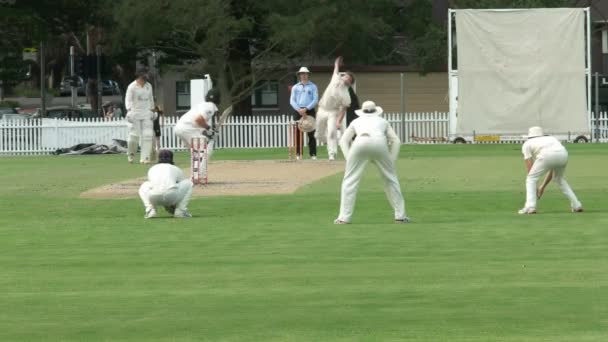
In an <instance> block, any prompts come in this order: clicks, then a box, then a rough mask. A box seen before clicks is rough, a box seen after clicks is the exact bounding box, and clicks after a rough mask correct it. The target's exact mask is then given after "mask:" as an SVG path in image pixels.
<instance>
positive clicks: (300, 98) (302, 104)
mask: <svg viewBox="0 0 608 342" xmlns="http://www.w3.org/2000/svg"><path fill="white" fill-rule="evenodd" d="M296 75H298V80H299V82H298V83H296V84H295V85H294V86H293V87H292V88H291V97H290V98H289V104H290V105H291V107H292V108H293V110H295V113H294V114H293V120H294V121H298V120H300V118H302V117H305V116H307V115H310V116H312V117H315V115H316V112H315V106H316V105H317V103H318V102H319V91H318V90H317V85H316V84H314V83H313V82H312V81H310V80H309V79H308V77H309V76H310V71H309V70H308V68H307V67H301V68H300V70H298V72H297V73H296ZM300 134H301V133H300V129H299V128H296V139H295V141H296V159H300V157H301V156H302V154H303V151H300ZM306 134H308V152H309V153H310V159H312V160H315V159H317V140H316V139H315V131H314V130H313V131H311V132H308V133H306Z"/></svg>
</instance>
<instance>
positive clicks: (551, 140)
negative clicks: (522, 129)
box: [521, 135, 566, 160]
mask: <svg viewBox="0 0 608 342" xmlns="http://www.w3.org/2000/svg"><path fill="white" fill-rule="evenodd" d="M521 152H522V153H523V155H524V159H530V158H532V159H534V160H536V159H538V158H540V157H541V156H542V154H543V153H544V154H547V153H550V152H566V148H565V147H564V145H562V144H561V143H560V142H559V140H557V139H556V138H555V137H552V136H549V135H546V136H542V137H536V138H530V139H528V140H527V141H526V142H525V143H524V144H523V145H522V147H521Z"/></svg>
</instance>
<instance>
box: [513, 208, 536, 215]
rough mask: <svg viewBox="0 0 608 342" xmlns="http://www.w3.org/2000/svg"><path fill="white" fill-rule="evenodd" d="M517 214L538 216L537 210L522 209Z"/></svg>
mask: <svg viewBox="0 0 608 342" xmlns="http://www.w3.org/2000/svg"><path fill="white" fill-rule="evenodd" d="M517 213H518V214H520V215H530V214H536V208H521V209H519V211H517Z"/></svg>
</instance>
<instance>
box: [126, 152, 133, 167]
mask: <svg viewBox="0 0 608 342" xmlns="http://www.w3.org/2000/svg"><path fill="white" fill-rule="evenodd" d="M127 161H128V162H129V163H131V164H132V163H133V154H132V153H129V155H128V156H127Z"/></svg>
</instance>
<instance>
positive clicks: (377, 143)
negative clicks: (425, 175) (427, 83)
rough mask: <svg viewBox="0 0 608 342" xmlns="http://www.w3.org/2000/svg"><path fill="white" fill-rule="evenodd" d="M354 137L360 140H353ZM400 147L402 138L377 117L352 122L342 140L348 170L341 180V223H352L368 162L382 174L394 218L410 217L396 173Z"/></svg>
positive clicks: (361, 118) (372, 116) (360, 118)
mask: <svg viewBox="0 0 608 342" xmlns="http://www.w3.org/2000/svg"><path fill="white" fill-rule="evenodd" d="M355 134H356V135H357V137H356V138H355V140H354V141H353V137H354V136H355ZM400 144H401V141H400V140H399V137H397V134H395V131H394V130H393V129H392V128H391V126H390V124H389V123H388V121H386V120H385V119H383V118H381V117H379V116H377V115H363V116H360V117H359V118H357V119H355V120H353V121H352V122H351V124H350V125H349V126H348V128H347V129H346V131H345V132H344V134H343V135H342V138H341V139H340V147H341V148H342V153H343V154H344V157H345V158H346V169H345V171H344V179H343V180H342V193H341V198H340V215H339V216H338V219H339V220H341V221H344V222H350V221H351V218H352V215H353V211H354V205H355V200H356V198H357V190H358V188H359V182H360V181H361V177H362V176H363V171H364V170H365V166H366V164H367V162H369V161H371V162H372V163H374V164H375V165H376V166H377V167H378V170H379V171H380V175H381V176H382V179H383V180H384V192H385V193H386V196H387V198H388V201H389V203H390V204H391V206H392V207H393V210H394V212H395V219H396V220H403V219H405V218H406V217H407V216H406V213H405V201H404V199H403V194H402V193H401V186H400V184H399V178H398V177H397V173H396V170H395V161H396V159H397V156H398V154H399V147H400Z"/></svg>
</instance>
